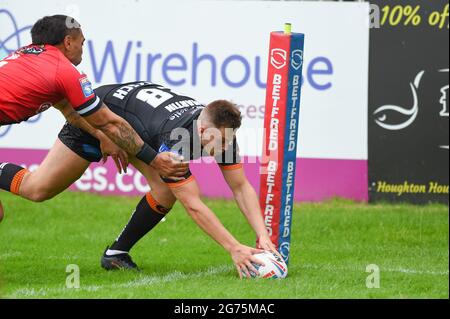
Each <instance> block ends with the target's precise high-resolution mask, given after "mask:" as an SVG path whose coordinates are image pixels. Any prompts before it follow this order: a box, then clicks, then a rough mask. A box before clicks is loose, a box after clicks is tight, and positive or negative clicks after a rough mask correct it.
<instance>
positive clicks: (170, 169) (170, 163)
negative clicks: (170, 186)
mask: <svg viewBox="0 0 450 319" xmlns="http://www.w3.org/2000/svg"><path fill="white" fill-rule="evenodd" d="M183 160H184V158H183V156H180V155H177V154H174V153H171V152H162V153H159V154H158V155H157V156H156V157H155V159H154V160H153V162H152V163H151V164H150V165H151V166H152V167H153V168H155V169H156V170H157V171H158V172H159V175H161V176H163V177H165V178H170V179H173V180H177V181H178V180H182V179H183V178H182V177H183V176H184V175H186V173H187V172H188V169H189V163H186V162H183Z"/></svg>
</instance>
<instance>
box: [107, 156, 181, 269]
mask: <svg viewBox="0 0 450 319" xmlns="http://www.w3.org/2000/svg"><path fill="white" fill-rule="evenodd" d="M130 163H131V164H132V165H133V166H134V167H135V168H136V169H137V170H139V172H140V173H141V174H142V175H144V177H145V178H146V179H147V182H148V184H149V186H150V188H151V190H150V192H149V193H147V194H146V195H145V196H144V197H143V198H142V199H141V201H140V202H139V204H138V205H137V206H136V210H135V211H134V213H133V215H132V216H131V219H130V220H129V222H128V224H127V225H126V226H125V228H124V229H123V231H122V233H121V234H120V235H119V237H118V238H117V239H116V240H115V241H114V243H113V244H112V245H111V247H107V249H106V250H105V253H104V254H103V256H102V258H101V266H102V267H103V268H104V269H106V270H114V269H137V265H136V264H135V263H134V262H133V261H132V260H131V257H130V255H129V254H128V252H129V251H130V250H131V248H132V247H133V246H134V245H135V244H136V243H137V242H138V241H139V240H140V239H141V238H142V237H144V236H145V235H146V234H147V233H148V232H149V231H150V230H152V229H153V228H154V227H155V226H156V225H157V224H158V223H159V222H160V221H161V220H162V219H163V218H164V216H165V215H166V214H167V213H168V212H169V211H170V209H171V208H172V206H173V204H174V203H175V201H176V198H175V196H174V195H173V194H172V192H171V190H170V188H169V187H168V186H167V185H166V183H164V181H163V180H162V179H161V178H160V176H159V174H158V173H157V172H156V171H155V170H154V169H153V168H151V167H149V166H148V165H145V163H143V162H141V161H139V160H137V159H136V158H131V159H130Z"/></svg>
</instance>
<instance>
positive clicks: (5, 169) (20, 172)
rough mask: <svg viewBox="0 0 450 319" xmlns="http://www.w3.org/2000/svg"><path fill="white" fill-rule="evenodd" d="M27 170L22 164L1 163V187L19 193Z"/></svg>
mask: <svg viewBox="0 0 450 319" xmlns="http://www.w3.org/2000/svg"><path fill="white" fill-rule="evenodd" d="M26 172H28V171H27V170H26V169H25V168H23V167H21V166H18V165H15V164H11V163H0V189H3V190H5V191H7V192H11V193H14V194H18V193H19V187H20V184H21V183H22V179H23V176H24V175H25V173H26Z"/></svg>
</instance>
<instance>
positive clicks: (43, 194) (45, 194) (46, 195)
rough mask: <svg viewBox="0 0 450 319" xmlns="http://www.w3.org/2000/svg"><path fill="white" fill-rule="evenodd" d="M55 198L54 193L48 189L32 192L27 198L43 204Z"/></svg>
mask: <svg viewBox="0 0 450 319" xmlns="http://www.w3.org/2000/svg"><path fill="white" fill-rule="evenodd" d="M53 197H55V195H54V194H53V193H51V192H50V191H49V190H46V189H39V190H35V191H34V192H32V193H31V194H30V195H29V196H27V198H28V199H29V200H31V201H32V202H35V203H42V202H45V201H47V200H49V199H52V198H53Z"/></svg>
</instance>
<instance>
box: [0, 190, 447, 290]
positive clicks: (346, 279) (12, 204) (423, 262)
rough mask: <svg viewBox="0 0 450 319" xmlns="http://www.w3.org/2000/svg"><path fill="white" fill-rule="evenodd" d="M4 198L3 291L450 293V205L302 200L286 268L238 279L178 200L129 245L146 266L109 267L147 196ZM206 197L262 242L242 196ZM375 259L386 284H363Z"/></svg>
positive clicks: (0, 239)
mask: <svg viewBox="0 0 450 319" xmlns="http://www.w3.org/2000/svg"><path fill="white" fill-rule="evenodd" d="M1 199H2V202H3V205H4V206H5V211H6V218H5V220H3V222H2V223H0V298H449V275H448V274H449V267H448V265H449V256H448V255H449V241H448V240H449V238H448V234H449V228H448V227H449V212H448V206H445V205H437V204H433V205H426V206H413V205H407V204H403V205H392V204H377V205H367V204H359V203H353V202H350V201H344V200H333V201H330V202H326V203H322V204H306V203H305V204H300V205H297V206H296V207H295V209H294V215H293V228H292V243H291V247H292V248H291V257H290V258H291V260H290V264H289V275H288V278H286V279H284V280H261V279H260V280H254V279H252V280H251V279H247V280H239V278H238V276H237V273H236V270H235V268H234V266H233V264H232V262H231V258H230V257H229V255H228V254H227V253H226V252H225V251H224V250H223V249H222V248H221V247H220V246H218V245H217V244H216V243H215V242H214V241H213V240H211V239H210V238H209V237H207V236H206V235H205V234H204V233H203V232H202V231H201V230H200V229H199V228H198V227H197V226H196V225H195V224H194V222H193V221H192V220H191V219H190V217H189V216H188V215H187V214H186V212H185V211H184V210H183V208H182V207H181V205H180V204H176V206H175V207H174V209H173V210H172V211H171V213H170V214H169V215H168V216H167V220H166V221H165V222H162V223H160V225H158V226H157V227H156V228H155V229H154V230H153V231H152V232H150V233H149V234H148V235H147V236H146V237H145V238H144V239H143V240H141V241H140V242H139V243H138V244H137V246H135V248H134V249H133V250H132V251H131V255H132V256H133V259H134V261H135V262H136V263H137V264H138V265H139V266H140V267H141V268H142V269H143V270H142V272H140V273H137V272H123V271H119V272H106V271H104V270H103V269H101V268H100V265H99V263H100V262H99V261H100V256H101V254H102V252H103V250H104V248H105V247H106V245H108V244H110V243H111V242H112V241H113V240H114V238H115V237H116V236H117V235H118V234H119V232H120V231H121V230H122V228H123V226H124V225H125V223H126V222H127V221H128V218H129V217H130V215H131V212H132V211H133V209H134V207H135V205H136V204H137V201H138V198H125V197H104V196H97V195H91V194H81V193H69V192H66V193H64V194H62V195H60V196H58V197H57V198H55V199H53V200H51V201H48V202H45V203H41V204H34V203H31V202H28V201H25V200H22V199H20V198H17V197H13V196H11V195H10V194H7V193H4V192H2V193H1ZM206 202H207V204H208V205H209V206H210V207H211V208H212V209H213V211H214V212H216V214H217V215H218V216H219V218H220V219H221V221H222V222H223V223H224V225H225V226H226V227H227V228H228V229H229V230H230V231H231V232H232V233H233V234H234V235H235V236H236V237H237V238H238V240H240V241H241V242H242V243H245V244H248V245H253V244H254V235H253V233H252V231H251V230H250V228H249V226H248V224H247V223H246V221H245V219H244V217H243V215H242V214H240V212H239V210H238V208H237V206H236V204H235V203H234V202H233V201H223V200H206ZM70 264H75V265H77V266H78V267H79V269H80V288H78V289H70V288H66V279H67V276H69V275H70V273H66V267H67V265H70ZM370 264H375V265H377V266H378V267H379V270H380V273H379V283H380V286H379V288H371V289H369V288H367V286H366V279H367V276H369V275H371V273H369V272H366V267H367V266H368V265H370Z"/></svg>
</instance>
